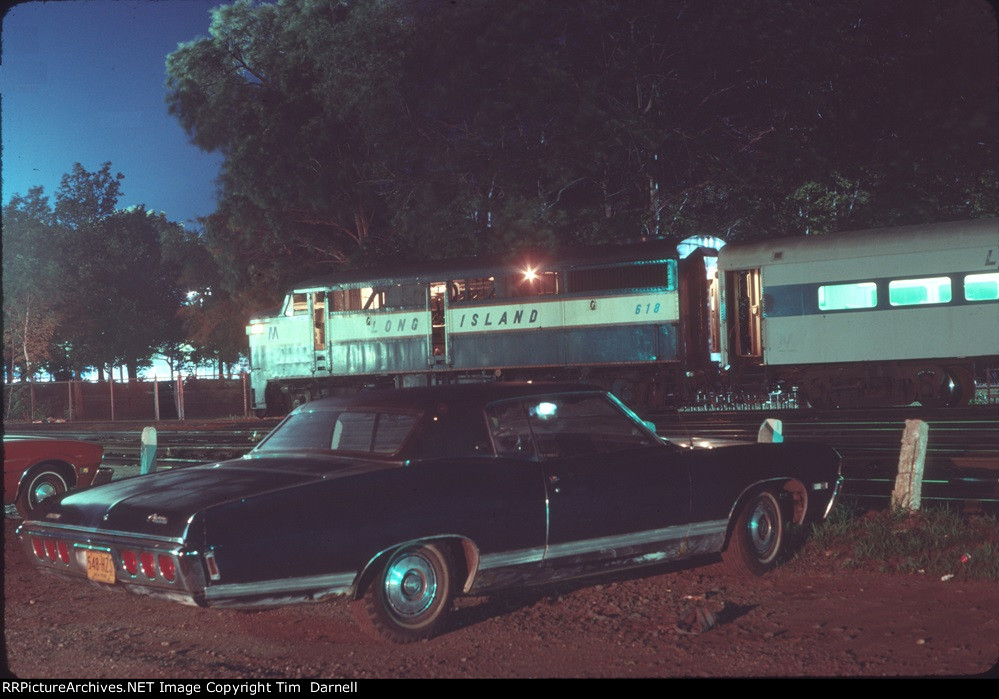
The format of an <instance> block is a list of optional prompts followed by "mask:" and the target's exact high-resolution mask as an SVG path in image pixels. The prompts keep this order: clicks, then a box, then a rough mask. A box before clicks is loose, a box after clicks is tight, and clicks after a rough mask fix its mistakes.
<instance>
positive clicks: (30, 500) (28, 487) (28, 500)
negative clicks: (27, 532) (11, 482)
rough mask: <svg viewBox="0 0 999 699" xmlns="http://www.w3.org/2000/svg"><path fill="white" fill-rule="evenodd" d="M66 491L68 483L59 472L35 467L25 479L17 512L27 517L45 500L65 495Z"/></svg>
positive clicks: (19, 494)
mask: <svg viewBox="0 0 999 699" xmlns="http://www.w3.org/2000/svg"><path fill="white" fill-rule="evenodd" d="M66 490H68V487H67V485H66V481H65V479H63V477H62V475H61V474H59V473H58V472H57V471H55V470H54V469H52V468H51V467H45V466H42V467H35V469H34V470H32V471H31V473H29V474H28V477H27V478H25V480H24V486H23V487H22V488H21V492H20V493H18V494H17V503H16V504H17V511H18V513H19V514H20V515H21V516H22V517H27V516H29V515H30V514H31V513H32V512H34V511H35V510H36V509H37V508H38V505H39V504H41V502H42V501H43V500H47V499H49V498H51V497H54V496H56V495H59V494H60V493H65V492H66Z"/></svg>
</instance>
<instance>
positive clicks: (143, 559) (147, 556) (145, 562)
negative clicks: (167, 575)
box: [139, 551, 156, 580]
mask: <svg viewBox="0 0 999 699" xmlns="http://www.w3.org/2000/svg"><path fill="white" fill-rule="evenodd" d="M139 563H141V564H142V572H143V573H145V574H146V577H147V578H149V579H150V580H152V579H153V578H155V577H156V564H155V561H154V560H153V554H151V553H150V552H149V551H141V552H139Z"/></svg>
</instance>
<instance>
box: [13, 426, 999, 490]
mask: <svg viewBox="0 0 999 699" xmlns="http://www.w3.org/2000/svg"><path fill="white" fill-rule="evenodd" d="M646 417H647V418H648V419H650V420H651V421H652V422H653V423H655V425H656V429H657V432H658V433H659V434H660V435H662V436H664V437H667V438H669V439H671V440H672V441H674V442H678V443H684V444H690V443H693V444H694V445H696V446H721V445H724V444H730V443H737V442H753V441H756V435H757V432H758V430H759V426H760V423H761V422H762V421H763V420H764V419H765V418H768V417H773V418H777V419H779V420H781V421H782V423H783V434H784V439H785V440H794V441H814V442H823V443H826V444H829V445H831V446H833V447H835V448H836V449H837V450H838V451H839V452H840V454H842V455H843V474H844V477H845V484H844V492H845V493H846V494H848V495H853V496H856V497H861V498H872V499H876V500H877V499H885V500H886V499H887V498H888V497H889V496H890V494H891V490H892V487H893V486H894V481H895V472H896V469H897V466H898V451H899V446H900V441H901V436H902V429H903V427H904V423H905V420H906V419H917V418H918V419H923V420H925V421H926V422H928V423H929V428H930V430H929V445H928V449H927V461H926V473H925V477H924V487H923V498H924V499H925V500H931V501H933V500H935V501H958V502H980V503H986V504H987V505H988V506H989V507H992V506H999V410H995V409H994V408H992V406H989V407H987V408H984V409H982V408H964V409H959V410H954V409H949V410H936V411H933V410H927V409H923V408H902V409H895V410H891V411H886V410H877V411H875V410H855V411H836V412H825V411H803V410H770V411H765V410H757V411H747V410H739V411H734V412H708V411H698V412H669V413H665V412H663V413H653V414H650V415H647V416H646ZM277 422H278V421H277V419H268V420H253V421H247V422H238V423H232V422H226V423H223V422H220V423H217V424H213V425H210V426H205V425H199V426H197V427H192V428H187V427H185V425H184V424H183V423H166V424H161V425H159V426H158V431H157V441H158V449H157V456H156V462H157V467H158V468H182V467H184V466H189V465H193V464H197V463H204V462H209V461H221V460H224V459H232V458H238V457H239V456H241V455H243V454H245V453H246V452H247V451H249V450H250V449H252V448H253V446H254V445H255V444H256V443H257V442H259V441H260V440H261V439H262V438H263V437H264V436H265V435H266V434H267V433H268V432H269V431H270V430H271V429H272V428H273V427H274V426H275V425H276V424H277ZM142 427H143V426H142V425H139V424H136V423H132V424H129V425H108V424H106V423H103V424H91V425H87V424H80V423H62V424H41V425H31V426H23V427H20V428H17V429H12V430H10V431H9V432H8V433H9V434H33V435H43V434H47V435H52V434H53V433H57V434H59V435H60V436H64V437H68V438H72V439H83V440H87V441H92V442H97V443H98V444H101V445H103V446H104V450H105V462H106V463H107V464H108V465H111V466H113V467H115V468H116V470H117V471H118V472H119V475H121V476H127V475H135V474H137V473H138V463H139V446H140V445H139V442H140V436H141V433H142Z"/></svg>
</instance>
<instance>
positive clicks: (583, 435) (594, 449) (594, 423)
mask: <svg viewBox="0 0 999 699" xmlns="http://www.w3.org/2000/svg"><path fill="white" fill-rule="evenodd" d="M486 413H487V416H488V417H489V428H490V431H491V433H492V437H493V444H494V446H495V449H496V453H497V454H498V455H500V456H522V457H525V458H531V457H534V456H535V455H537V456H538V457H540V458H542V459H558V458H564V457H572V456H585V455H588V454H602V453H609V452H616V451H624V450H627V449H635V448H639V447H648V446H653V445H657V444H660V442H658V440H656V439H655V438H654V437H652V436H651V435H650V434H649V432H648V430H647V429H646V428H645V427H644V426H643V425H639V424H638V423H637V422H636V421H635V419H633V418H632V417H631V416H629V415H627V414H625V412H623V411H622V410H621V409H620V408H619V407H618V406H617V405H615V404H614V403H613V402H611V401H610V400H609V399H608V398H607V397H606V396H604V395H603V394H579V393H569V394H563V395H556V396H538V397H532V398H530V399H526V400H517V401H505V402H502V403H496V404H493V405H491V406H489V407H488V408H487V410H486Z"/></svg>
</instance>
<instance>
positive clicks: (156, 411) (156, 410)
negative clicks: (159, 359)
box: [153, 374, 160, 422]
mask: <svg viewBox="0 0 999 699" xmlns="http://www.w3.org/2000/svg"><path fill="white" fill-rule="evenodd" d="M153 419H154V420H156V422H159V421H160V382H159V381H158V380H157V378H156V374H153Z"/></svg>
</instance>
